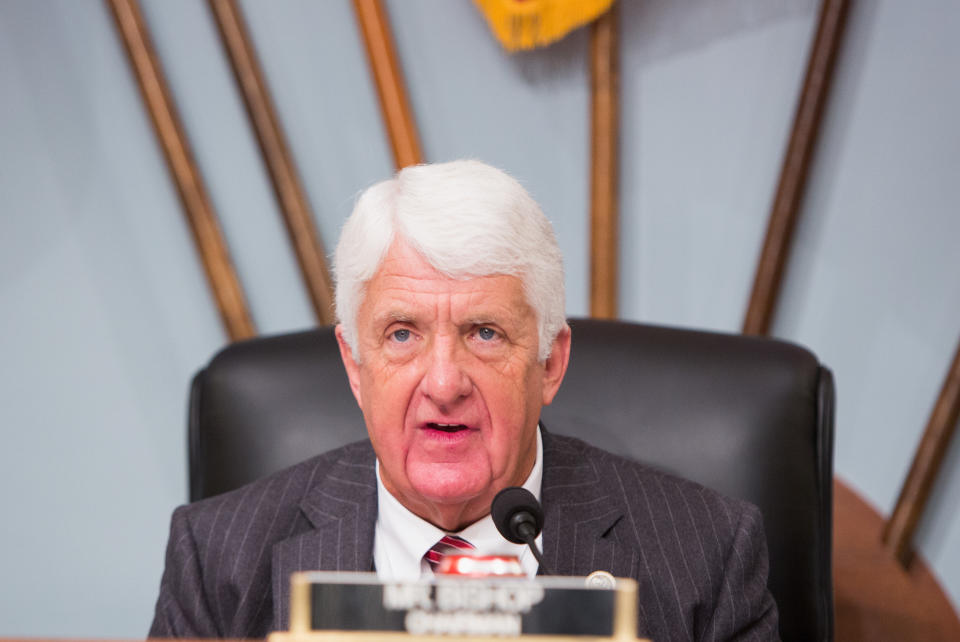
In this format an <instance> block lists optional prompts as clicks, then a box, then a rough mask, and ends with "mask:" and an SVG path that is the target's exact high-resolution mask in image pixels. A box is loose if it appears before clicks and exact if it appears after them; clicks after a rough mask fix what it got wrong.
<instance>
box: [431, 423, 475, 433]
mask: <svg viewBox="0 0 960 642" xmlns="http://www.w3.org/2000/svg"><path fill="white" fill-rule="evenodd" d="M427 428H430V429H432V430H440V431H442V432H460V431H461V430H469V428H467V427H466V426H464V425H463V424H440V423H433V422H430V423H428V424H427Z"/></svg>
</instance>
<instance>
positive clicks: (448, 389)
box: [422, 337, 473, 409]
mask: <svg viewBox="0 0 960 642" xmlns="http://www.w3.org/2000/svg"><path fill="white" fill-rule="evenodd" d="M465 358H466V355H465V354H463V352H462V351H461V349H460V347H459V346H458V345H457V342H456V340H455V339H452V338H449V337H438V338H436V339H435V340H434V341H433V345H432V346H431V349H430V352H429V354H428V359H429V363H428V364H427V371H426V373H425V374H424V377H423V381H422V390H423V393H424V394H425V395H426V396H427V397H429V398H430V400H431V401H433V403H435V404H436V405H437V406H438V407H440V408H441V409H444V408H447V407H449V406H451V405H454V404H456V403H457V402H458V401H460V400H461V399H464V398H466V397H468V396H469V395H470V393H471V392H472V391H473V382H472V381H471V380H470V376H469V375H468V374H467V371H466V369H465V368H464V359H465Z"/></svg>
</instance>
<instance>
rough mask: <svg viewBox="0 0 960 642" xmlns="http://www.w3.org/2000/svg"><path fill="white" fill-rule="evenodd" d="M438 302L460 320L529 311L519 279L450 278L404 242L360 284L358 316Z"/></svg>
mask: <svg viewBox="0 0 960 642" xmlns="http://www.w3.org/2000/svg"><path fill="white" fill-rule="evenodd" d="M441 303H442V304H444V305H455V306H456V309H457V311H458V313H459V314H460V315H461V316H462V315H466V316H470V314H471V311H472V310H474V309H476V313H477V315H479V316H483V315H484V314H488V315H492V314H494V313H496V316H498V317H503V316H505V315H506V314H507V313H508V312H512V313H513V314H515V315H523V316H526V315H527V314H528V313H529V311H530V306H529V304H528V302H527V298H526V295H525V292H524V288H523V282H522V280H521V279H520V278H519V277H517V276H515V275H512V274H503V273H493V274H483V275H478V274H473V273H459V274H458V273H453V274H451V273H449V272H448V271H444V270H441V269H438V268H437V267H436V266H435V265H433V264H432V263H430V262H429V261H428V260H427V259H426V258H425V257H424V256H423V255H422V254H420V253H419V252H417V251H416V250H415V249H413V248H412V247H411V246H410V245H409V244H403V243H398V244H394V245H393V246H392V247H391V248H390V250H389V251H388V252H387V253H386V255H385V256H384V257H383V259H382V261H381V263H380V266H379V268H378V269H377V271H376V272H375V273H374V275H373V277H372V278H371V279H370V280H368V281H367V282H366V283H365V284H364V291H363V296H362V298H361V301H360V311H361V313H365V314H376V315H381V314H384V313H385V311H387V310H390V309H397V310H400V309H403V308H407V309H416V308H417V307H418V306H419V307H431V306H435V305H439V304H441ZM397 314H399V312H398V313H397ZM478 318H479V317H478Z"/></svg>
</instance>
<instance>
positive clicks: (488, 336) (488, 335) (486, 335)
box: [477, 328, 497, 341]
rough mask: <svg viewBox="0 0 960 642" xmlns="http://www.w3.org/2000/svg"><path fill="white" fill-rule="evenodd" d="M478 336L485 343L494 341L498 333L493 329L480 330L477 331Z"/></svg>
mask: <svg viewBox="0 0 960 642" xmlns="http://www.w3.org/2000/svg"><path fill="white" fill-rule="evenodd" d="M477 336H478V337H480V338H481V339H483V340H484V341H493V340H494V339H496V338H497V331H496V330H494V329H493V328H479V329H477Z"/></svg>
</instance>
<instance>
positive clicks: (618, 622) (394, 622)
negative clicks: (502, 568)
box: [269, 571, 637, 642]
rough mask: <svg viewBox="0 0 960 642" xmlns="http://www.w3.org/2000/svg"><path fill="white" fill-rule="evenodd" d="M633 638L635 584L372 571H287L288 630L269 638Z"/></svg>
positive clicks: (577, 641) (466, 641) (480, 641)
mask: <svg viewBox="0 0 960 642" xmlns="http://www.w3.org/2000/svg"><path fill="white" fill-rule="evenodd" d="M510 637H522V638H523V639H524V640H532V641H542V642H548V641H549V642H601V641H616V642H626V641H628V640H629V641H630V642H634V641H636V640H637V583H636V582H635V581H633V580H631V579H623V578H618V579H617V580H616V587H615V588H600V587H596V586H593V585H591V586H588V585H586V584H585V582H584V578H575V577H537V578H535V579H532V580H531V579H526V578H482V579H475V578H440V579H438V580H435V581H419V582H381V581H380V580H379V579H378V578H377V576H376V574H375V573H334V572H324V571H311V572H301V573H294V574H293V576H292V577H291V593H290V630H289V631H283V632H277V633H272V634H271V635H270V637H269V642H328V641H332V640H344V641H347V642H374V641H375V640H385V641H387V642H390V641H397V642H400V640H405V641H411V642H419V641H424V642H426V641H430V642H435V641H436V640H438V639H442V640H445V641H450V642H460V641H463V642H494V641H496V642H503V640H504V639H505V638H510Z"/></svg>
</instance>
